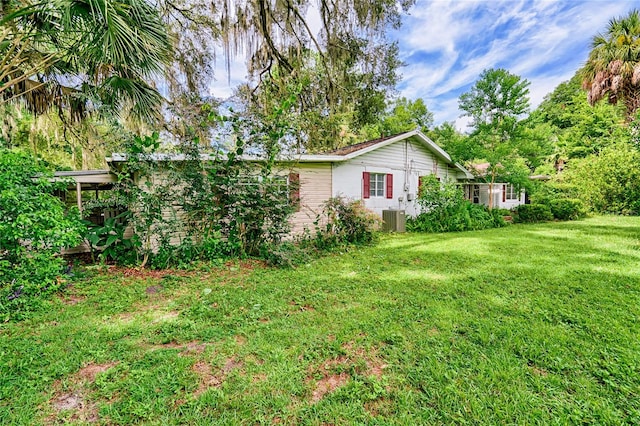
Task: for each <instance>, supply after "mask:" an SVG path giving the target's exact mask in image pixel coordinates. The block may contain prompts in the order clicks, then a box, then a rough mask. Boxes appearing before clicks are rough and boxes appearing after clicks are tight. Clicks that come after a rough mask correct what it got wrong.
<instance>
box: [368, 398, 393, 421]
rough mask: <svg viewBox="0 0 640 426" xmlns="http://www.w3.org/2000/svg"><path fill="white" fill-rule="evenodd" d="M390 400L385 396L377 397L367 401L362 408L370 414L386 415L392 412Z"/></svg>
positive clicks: (374, 415)
mask: <svg viewBox="0 0 640 426" xmlns="http://www.w3.org/2000/svg"><path fill="white" fill-rule="evenodd" d="M392 405H393V404H392V402H391V401H390V400H388V399H386V398H378V399H375V400H373V401H367V402H366V403H365V404H364V409H365V411H366V412H367V413H369V414H370V415H371V416H373V417H376V416H380V415H383V416H388V415H389V414H391V412H392Z"/></svg>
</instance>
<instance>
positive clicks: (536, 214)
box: [515, 204, 553, 223]
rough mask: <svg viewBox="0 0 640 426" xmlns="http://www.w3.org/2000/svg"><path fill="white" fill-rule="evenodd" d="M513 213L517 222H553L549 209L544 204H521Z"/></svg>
mask: <svg viewBox="0 0 640 426" xmlns="http://www.w3.org/2000/svg"><path fill="white" fill-rule="evenodd" d="M515 211H516V215H517V216H516V219H517V221H518V222H523V223H534V222H546V221H549V220H553V213H551V208H550V207H549V206H547V205H545V204H522V205H520V206H518V207H517V208H516V210H515Z"/></svg>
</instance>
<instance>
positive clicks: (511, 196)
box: [504, 185, 520, 200]
mask: <svg viewBox="0 0 640 426" xmlns="http://www.w3.org/2000/svg"><path fill="white" fill-rule="evenodd" d="M504 193H505V199H507V200H518V199H519V198H520V194H518V191H516V187H515V186H514V185H505V188H504Z"/></svg>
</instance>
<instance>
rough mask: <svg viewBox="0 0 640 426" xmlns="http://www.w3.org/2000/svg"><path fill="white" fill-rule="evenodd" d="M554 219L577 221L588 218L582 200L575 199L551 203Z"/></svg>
mask: <svg viewBox="0 0 640 426" xmlns="http://www.w3.org/2000/svg"><path fill="white" fill-rule="evenodd" d="M549 208H550V209H551V213H552V214H553V217H554V218H556V219H558V220H575V219H579V218H581V217H585V216H586V209H585V206H584V203H583V202H582V201H581V200H578V199H575V198H558V199H555V200H551V201H549Z"/></svg>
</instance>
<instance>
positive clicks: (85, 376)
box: [74, 362, 118, 383]
mask: <svg viewBox="0 0 640 426" xmlns="http://www.w3.org/2000/svg"><path fill="white" fill-rule="evenodd" d="M117 364H118V363H117V362H108V363H106V364H93V363H90V364H88V365H86V366H84V367H82V368H81V369H80V370H78V372H77V373H76V374H75V375H74V377H76V378H78V379H80V380H82V381H87V382H89V383H93V382H95V381H96V376H97V375H98V374H100V373H104V372H105V371H107V370H108V369H110V368H111V367H115V366H116V365H117Z"/></svg>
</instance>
